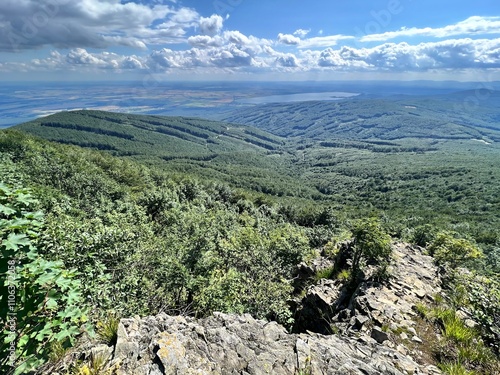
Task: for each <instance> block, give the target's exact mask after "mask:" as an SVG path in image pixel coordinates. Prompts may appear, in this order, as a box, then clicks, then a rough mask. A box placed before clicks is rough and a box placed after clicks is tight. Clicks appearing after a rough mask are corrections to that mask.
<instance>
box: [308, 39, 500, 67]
mask: <svg viewBox="0 0 500 375" xmlns="http://www.w3.org/2000/svg"><path fill="white" fill-rule="evenodd" d="M317 63H318V66H320V67H329V68H347V69H355V70H359V69H369V70H383V71H393V72H403V71H406V72H410V71H426V70H431V69H457V70H460V69H474V68H500V39H494V40H488V39H479V40H472V39H468V38H467V39H455V40H446V41H441V42H432V43H420V44H418V45H410V44H408V43H397V44H396V43H385V44H382V45H379V46H376V47H373V48H360V49H356V48H351V47H347V46H344V47H342V48H340V49H338V50H333V49H332V48H327V49H326V50H324V51H322V52H321V53H320V55H319V56H318V60H317Z"/></svg>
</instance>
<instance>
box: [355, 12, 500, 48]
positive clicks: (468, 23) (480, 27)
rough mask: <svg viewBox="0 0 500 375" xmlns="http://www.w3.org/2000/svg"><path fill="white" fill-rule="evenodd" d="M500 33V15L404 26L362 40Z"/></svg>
mask: <svg viewBox="0 0 500 375" xmlns="http://www.w3.org/2000/svg"><path fill="white" fill-rule="evenodd" d="M486 34H500V17H479V16H473V17H469V18H467V19H466V20H464V21H461V22H458V23H456V24H453V25H448V26H445V27H440V28H431V27H424V28H416V27H412V28H402V29H401V30H398V31H388V32H385V33H381V34H370V35H365V36H364V37H362V38H361V41H362V42H379V41H386V40H391V39H395V38H399V37H416V36H420V37H422V36H426V37H435V38H448V37H452V36H457V35H486Z"/></svg>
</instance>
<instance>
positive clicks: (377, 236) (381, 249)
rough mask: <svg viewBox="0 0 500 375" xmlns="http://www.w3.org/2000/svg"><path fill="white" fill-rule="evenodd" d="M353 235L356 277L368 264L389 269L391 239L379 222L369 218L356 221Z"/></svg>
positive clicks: (353, 267) (354, 273)
mask: <svg viewBox="0 0 500 375" xmlns="http://www.w3.org/2000/svg"><path fill="white" fill-rule="evenodd" d="M352 234H353V237H354V254H353V260H352V270H353V276H354V277H356V276H355V275H357V274H358V273H359V272H360V271H361V269H362V267H363V265H364V264H366V263H371V264H374V265H377V266H379V267H387V264H388V263H389V262H390V260H391V254H392V249H391V237H390V236H389V235H388V234H387V233H386V232H385V231H384V230H383V229H382V226H381V224H380V222H379V221H378V220H376V219H374V218H369V219H361V220H358V221H356V222H355V224H354V226H353V229H352Z"/></svg>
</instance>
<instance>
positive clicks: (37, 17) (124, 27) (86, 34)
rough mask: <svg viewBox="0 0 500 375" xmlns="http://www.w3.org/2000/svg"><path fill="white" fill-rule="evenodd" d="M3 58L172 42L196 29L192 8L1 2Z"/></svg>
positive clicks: (85, 1) (109, 1)
mask: <svg viewBox="0 0 500 375" xmlns="http://www.w3.org/2000/svg"><path fill="white" fill-rule="evenodd" d="M0 14H2V15H3V16H4V20H3V21H2V27H1V28H0V52H2V51H3V52H16V51H22V50H28V49H37V48H42V47H46V46H53V47H56V48H68V49H69V48H106V47H108V46H112V45H124V46H129V47H136V48H145V47H146V44H151V43H153V44H154V43H158V42H162V41H166V40H168V41H170V42H173V41H175V40H176V38H177V39H178V38H181V37H183V36H184V35H185V33H186V29H188V28H191V27H194V26H196V25H197V20H198V19H199V15H198V13H197V12H196V11H195V10H193V9H190V8H186V7H178V6H168V5H162V4H158V5H146V4H142V3H137V2H133V1H120V0H106V1H102V0H80V1H69V0H22V1H19V0H2V1H1V2H0Z"/></svg>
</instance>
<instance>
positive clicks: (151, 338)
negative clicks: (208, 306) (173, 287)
mask: <svg viewBox="0 0 500 375" xmlns="http://www.w3.org/2000/svg"><path fill="white" fill-rule="evenodd" d="M113 361H114V362H115V365H117V364H118V366H119V370H118V371H117V374H122V375H125V374H127V375H139V374H141V375H142V374H149V375H161V374H339V375H340V374H360V375H361V374H364V375H367V374H369V375H375V374H395V375H396V374H397V375H399V374H401V375H402V374H415V373H418V374H435V373H439V371H437V370H436V369H435V368H434V367H432V366H427V367H426V366H421V365H418V364H417V363H416V362H415V361H414V360H413V359H412V358H411V357H409V356H407V355H403V354H401V353H399V352H398V351H397V350H394V349H391V348H387V347H384V346H382V345H379V344H378V343H377V342H376V341H375V340H373V339H369V340H361V341H360V340H357V339H354V338H350V337H341V336H337V335H330V336H324V335H320V334H315V333H303V334H289V333H287V332H286V330H285V329H284V328H283V327H282V326H280V325H278V324H277V323H275V322H266V321H263V320H256V319H254V318H252V317H251V316H250V315H243V316H236V315H228V314H222V313H215V314H214V315H213V316H211V317H209V318H206V319H200V320H196V319H193V318H187V317H182V316H175V317H174V316H168V315H166V314H160V315H157V316H154V317H148V318H144V319H138V318H134V319H122V321H121V323H120V331H119V337H118V342H117V344H116V347H115V353H114V360H113Z"/></svg>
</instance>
